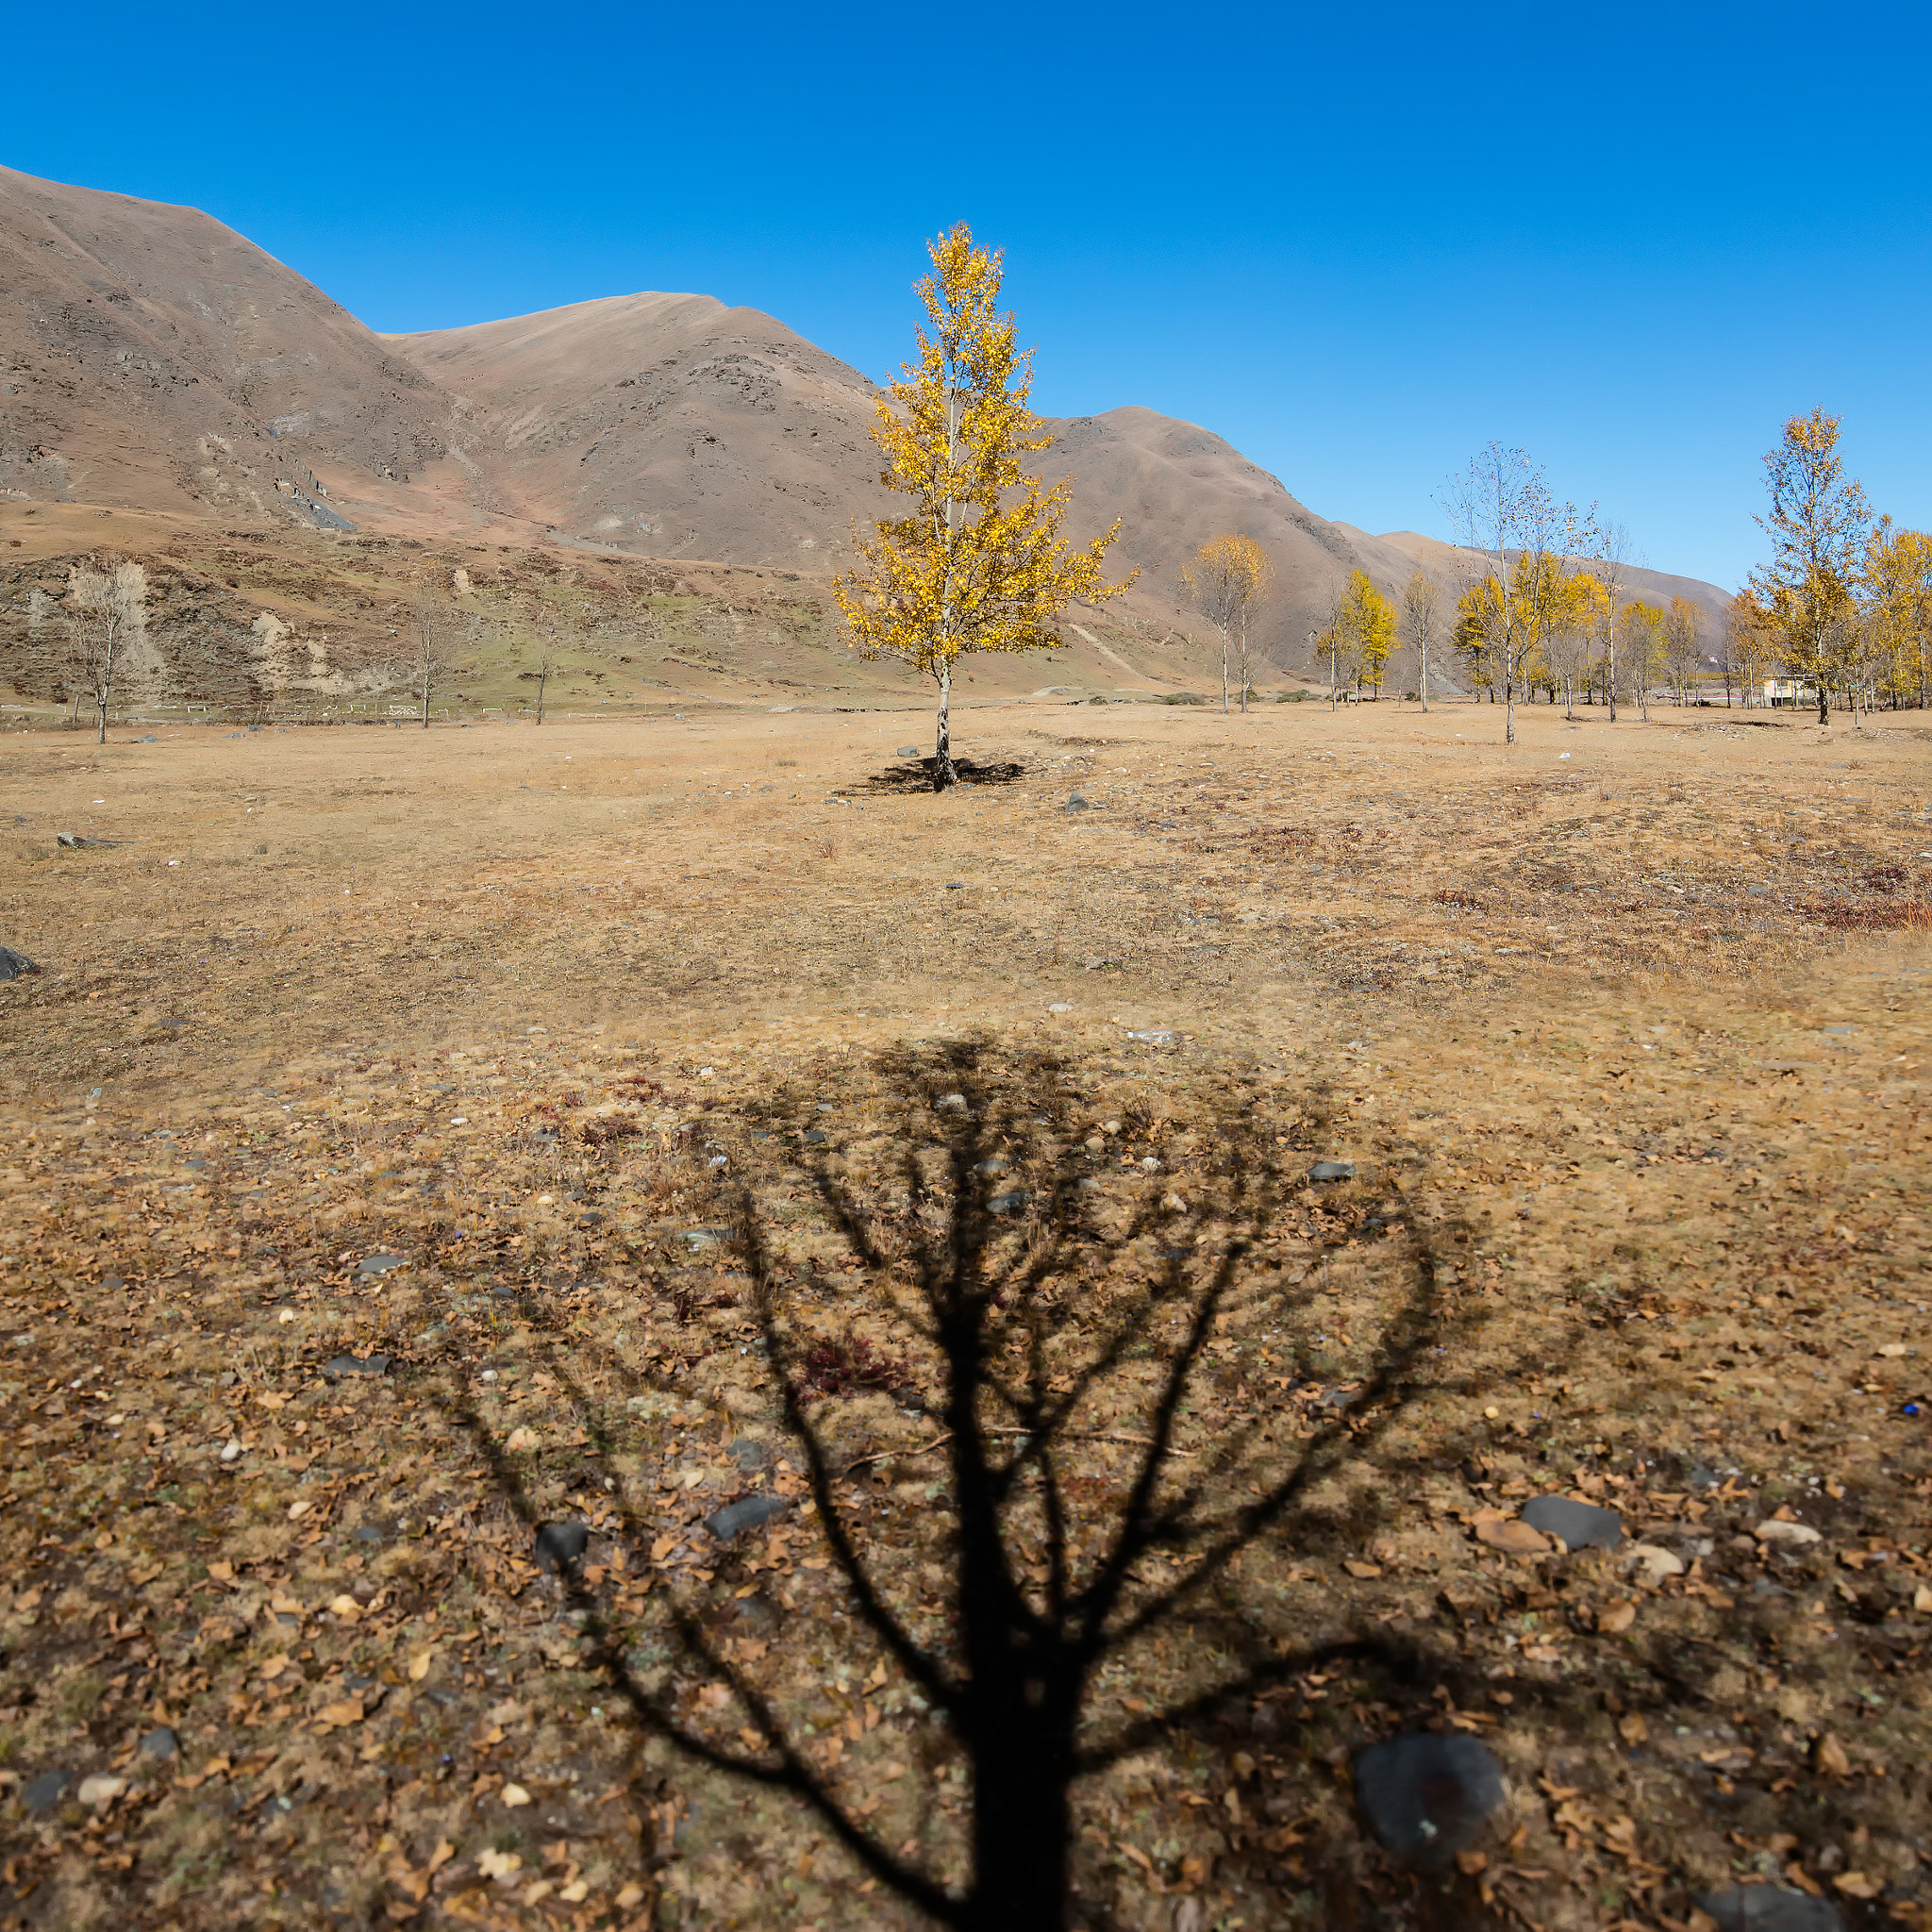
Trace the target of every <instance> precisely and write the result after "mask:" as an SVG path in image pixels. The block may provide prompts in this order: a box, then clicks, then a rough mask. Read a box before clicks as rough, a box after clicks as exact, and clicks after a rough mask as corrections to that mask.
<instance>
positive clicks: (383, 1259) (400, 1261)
mask: <svg viewBox="0 0 1932 1932" xmlns="http://www.w3.org/2000/svg"><path fill="white" fill-rule="evenodd" d="M408 1265H409V1257H408V1256H407V1255H364V1256H363V1257H362V1258H361V1259H360V1260H359V1261H358V1262H357V1263H356V1273H357V1274H388V1273H389V1271H390V1270H391V1268H407V1267H408Z"/></svg>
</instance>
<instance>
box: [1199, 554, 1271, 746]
mask: <svg viewBox="0 0 1932 1932" xmlns="http://www.w3.org/2000/svg"><path fill="white" fill-rule="evenodd" d="M1273 577H1274V565H1273V564H1272V563H1270V562H1269V561H1268V559H1267V558H1266V557H1265V556H1264V555H1263V554H1262V551H1261V546H1260V545H1259V544H1258V543H1257V542H1256V541H1255V540H1254V539H1253V538H1252V537H1239V536H1229V537H1215V538H1212V539H1210V540H1209V541H1208V542H1206V543H1204V544H1202V546H1201V548H1200V549H1199V551H1197V552H1196V553H1195V555H1194V558H1193V559H1192V560H1191V562H1188V563H1184V564H1183V565H1182V566H1181V582H1182V583H1183V584H1184V585H1186V587H1187V591H1188V594H1189V596H1191V598H1192V599H1193V600H1194V607H1195V608H1196V609H1198V610H1199V611H1200V613H1201V614H1202V616H1204V617H1205V618H1206V619H1207V620H1208V623H1209V624H1211V625H1213V626H1214V628H1215V629H1216V630H1218V631H1219V632H1220V633H1221V709H1222V714H1223V715H1224V716H1225V715H1226V712H1227V667H1228V654H1229V651H1230V649H1234V650H1237V651H1238V652H1239V653H1240V658H1241V710H1242V711H1243V713H1245V712H1246V710H1247V708H1248V687H1249V684H1250V682H1251V679H1250V677H1249V675H1248V620H1249V618H1250V617H1251V615H1252V614H1253V612H1254V608H1255V606H1256V605H1257V603H1258V602H1259V601H1260V598H1261V594H1262V592H1263V591H1266V590H1267V588H1268V585H1269V582H1270V580H1271V579H1272V578H1273Z"/></svg>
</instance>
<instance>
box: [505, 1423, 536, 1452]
mask: <svg viewBox="0 0 1932 1932" xmlns="http://www.w3.org/2000/svg"><path fill="white" fill-rule="evenodd" d="M537 1443H538V1437H537V1432H536V1430H535V1429H512V1430H511V1431H510V1435H509V1441H508V1442H506V1443H505V1444H504V1445H503V1446H504V1447H505V1448H506V1449H508V1451H509V1453H510V1454H511V1455H512V1456H515V1455H517V1454H519V1453H520V1452H521V1451H523V1450H525V1449H534V1448H536V1447H537Z"/></svg>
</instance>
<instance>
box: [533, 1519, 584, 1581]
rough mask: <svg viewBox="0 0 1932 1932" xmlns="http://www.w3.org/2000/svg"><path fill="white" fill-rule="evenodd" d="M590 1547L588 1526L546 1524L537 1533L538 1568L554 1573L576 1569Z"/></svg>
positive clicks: (582, 1524)
mask: <svg viewBox="0 0 1932 1932" xmlns="http://www.w3.org/2000/svg"><path fill="white" fill-rule="evenodd" d="M590 1546H591V1530H590V1525H589V1524H584V1523H546V1524H544V1525H543V1527H542V1528H541V1529H540V1530H539V1531H538V1532H537V1567H538V1569H540V1570H549V1571H553V1572H562V1571H565V1570H570V1569H574V1568H575V1566H576V1564H577V1563H578V1562H579V1561H581V1560H582V1557H583V1554H584V1552H585V1551H586V1550H587V1549H589V1548H590Z"/></svg>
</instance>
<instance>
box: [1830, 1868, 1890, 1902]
mask: <svg viewBox="0 0 1932 1932" xmlns="http://www.w3.org/2000/svg"><path fill="white" fill-rule="evenodd" d="M1831 1882H1832V1883H1833V1884H1834V1885H1835V1886H1837V1887H1838V1889H1839V1890H1840V1891H1841V1892H1843V1893H1844V1895H1845V1896H1846V1897H1847V1898H1876V1897H1877V1896H1878V1894H1879V1893H1880V1892H1881V1891H1883V1890H1885V1887H1884V1886H1883V1885H1881V1884H1880V1883H1879V1882H1878V1880H1877V1879H1875V1878H1868V1877H1867V1876H1866V1875H1865V1874H1864V1873H1862V1872H1840V1874H1838V1876H1837V1877H1836V1878H1834V1879H1833V1880H1832V1881H1831Z"/></svg>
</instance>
